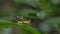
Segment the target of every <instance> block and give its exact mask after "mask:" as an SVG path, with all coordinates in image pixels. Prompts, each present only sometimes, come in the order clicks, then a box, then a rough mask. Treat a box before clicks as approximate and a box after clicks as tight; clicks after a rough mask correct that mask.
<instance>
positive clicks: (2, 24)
mask: <svg viewBox="0 0 60 34" xmlns="http://www.w3.org/2000/svg"><path fill="white" fill-rule="evenodd" d="M11 26H18V27H19V28H22V29H25V30H27V31H30V32H31V33H33V34H40V32H38V31H37V30H35V29H34V28H32V27H29V26H26V25H20V24H16V23H9V22H0V28H8V27H11Z"/></svg>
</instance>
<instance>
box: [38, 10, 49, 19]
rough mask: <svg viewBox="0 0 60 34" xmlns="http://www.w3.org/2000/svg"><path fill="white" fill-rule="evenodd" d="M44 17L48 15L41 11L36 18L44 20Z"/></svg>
mask: <svg viewBox="0 0 60 34" xmlns="http://www.w3.org/2000/svg"><path fill="white" fill-rule="evenodd" d="M46 15H48V13H47V12H46V11H41V12H38V13H37V17H38V18H40V19H44V18H45V17H46Z"/></svg>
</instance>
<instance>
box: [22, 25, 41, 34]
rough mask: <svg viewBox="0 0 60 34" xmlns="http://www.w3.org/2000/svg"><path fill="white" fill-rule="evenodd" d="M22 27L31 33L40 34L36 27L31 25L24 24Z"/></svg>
mask: <svg viewBox="0 0 60 34" xmlns="http://www.w3.org/2000/svg"><path fill="white" fill-rule="evenodd" d="M21 28H22V29H25V30H27V31H30V32H32V33H33V34H41V33H40V32H38V31H37V30H36V29H34V28H32V27H29V26H26V25H24V26H23V27H21Z"/></svg>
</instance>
